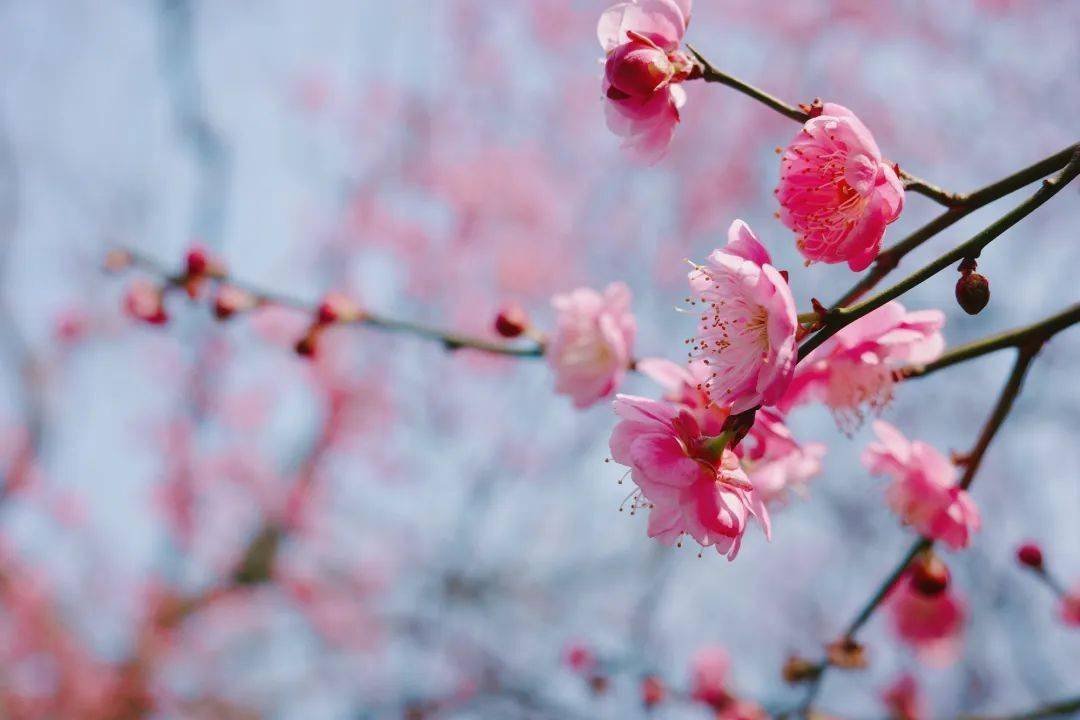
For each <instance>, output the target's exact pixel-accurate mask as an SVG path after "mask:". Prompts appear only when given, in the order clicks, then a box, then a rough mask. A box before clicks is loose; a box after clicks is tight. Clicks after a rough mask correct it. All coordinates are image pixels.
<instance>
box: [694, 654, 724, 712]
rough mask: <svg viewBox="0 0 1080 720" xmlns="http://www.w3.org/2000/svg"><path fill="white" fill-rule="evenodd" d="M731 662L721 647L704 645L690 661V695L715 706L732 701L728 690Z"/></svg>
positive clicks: (718, 706) (721, 705)
mask: <svg viewBox="0 0 1080 720" xmlns="http://www.w3.org/2000/svg"><path fill="white" fill-rule="evenodd" d="M729 666H730V662H729V660H728V654H727V652H725V651H724V649H723V648H721V647H715V646H713V647H704V648H701V649H700V650H698V651H697V653H696V654H695V655H694V657H693V659H692V660H691V661H690V696H691V697H692V698H693V699H694V700H697V701H698V702H702V703H705V704H706V705H709V706H710V707H713V708H720V707H723V706H724V705H727V704H728V703H730V702H731V699H732V698H731V695H730V694H729V693H728V691H727V679H728V678H727V676H728V668H729Z"/></svg>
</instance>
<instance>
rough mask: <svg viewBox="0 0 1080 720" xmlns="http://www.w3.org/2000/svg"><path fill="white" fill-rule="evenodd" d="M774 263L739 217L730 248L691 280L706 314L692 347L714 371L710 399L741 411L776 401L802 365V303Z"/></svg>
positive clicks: (709, 384)
mask: <svg viewBox="0 0 1080 720" xmlns="http://www.w3.org/2000/svg"><path fill="white" fill-rule="evenodd" d="M770 263H771V260H770V258H769V253H768V252H767V251H766V250H765V248H764V247H763V246H762V245H761V243H759V242H758V240H757V238H756V237H754V233H753V232H751V231H750V228H749V226H747V224H746V223H744V222H743V221H742V220H736V221H735V222H733V223H732V224H731V227H730V228H729V229H728V242H727V245H726V246H725V247H723V248H719V249H717V250H714V251H713V252H712V254H711V255H709V259H708V260H707V261H706V263H705V264H704V265H697V266H695V268H694V270H692V271H691V272H690V275H689V279H690V289H691V291H692V293H693V295H694V297H695V298H696V301H695V306H694V309H695V310H697V311H698V313H699V324H698V335H697V337H694V338H692V339H691V343H692V346H693V347H692V350H693V353H694V355H695V356H697V357H698V358H700V359H701V361H702V362H703V363H705V364H706V365H707V366H708V367H709V369H710V374H709V377H708V379H707V380H706V381H705V386H706V388H707V390H708V393H709V397H711V398H712V399H713V400H714V401H716V402H717V403H719V404H721V405H728V404H730V405H731V410H732V412H734V413H740V412H743V411H744V410H749V409H750V408H752V407H755V406H757V405H774V404H776V403H777V402H778V401H779V400H780V399H781V397H782V396H783V394H784V392H785V390H787V387H788V384H789V383H790V382H791V377H792V372H793V371H794V369H795V363H796V361H797V350H798V348H797V346H796V342H795V332H796V329H797V328H798V318H797V315H796V312H795V300H794V298H793V297H792V296H791V288H789V287H788V283H787V280H786V279H784V276H783V275H781V274H780V271H779V270H777V269H776V268H775V267H773V266H772V265H771V264H770Z"/></svg>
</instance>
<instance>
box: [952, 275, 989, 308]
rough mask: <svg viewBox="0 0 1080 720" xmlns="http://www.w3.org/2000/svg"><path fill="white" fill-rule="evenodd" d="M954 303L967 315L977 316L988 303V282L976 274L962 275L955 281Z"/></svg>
mask: <svg viewBox="0 0 1080 720" xmlns="http://www.w3.org/2000/svg"><path fill="white" fill-rule="evenodd" d="M956 302H957V303H959V304H960V307H962V308H963V309H964V312H966V313H967V314H968V315H978V314H979V312H980V311H981V310H982V309H983V308H984V307H986V304H987V303H988V302H990V281H989V280H987V279H986V276H985V275H980V274H979V273H977V272H969V273H964V274H963V275H961V276H960V279H959V280H957V281H956Z"/></svg>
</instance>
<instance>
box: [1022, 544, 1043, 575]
mask: <svg viewBox="0 0 1080 720" xmlns="http://www.w3.org/2000/svg"><path fill="white" fill-rule="evenodd" d="M1016 559H1017V560H1018V561H1019V562H1020V564H1021V565H1027V566H1028V567H1029V568H1031V569H1032V570H1042V569H1043V553H1042V548H1041V547H1039V546H1038V545H1036V544H1035V543H1033V542H1026V543H1024V544H1023V545H1021V546H1020V547H1018V548H1017V549H1016Z"/></svg>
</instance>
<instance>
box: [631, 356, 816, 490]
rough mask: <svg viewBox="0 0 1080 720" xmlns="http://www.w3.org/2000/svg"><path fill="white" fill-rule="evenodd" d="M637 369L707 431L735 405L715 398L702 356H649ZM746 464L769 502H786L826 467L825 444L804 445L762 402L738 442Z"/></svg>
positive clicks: (716, 429) (717, 428)
mask: <svg viewBox="0 0 1080 720" xmlns="http://www.w3.org/2000/svg"><path fill="white" fill-rule="evenodd" d="M637 369H638V370H640V371H641V373H642V374H644V375H645V376H646V377H648V378H650V379H651V380H653V381H655V382H656V383H657V384H659V385H660V386H661V387H662V388H664V390H665V393H664V399H665V400H666V401H668V402H670V403H674V404H675V405H678V406H681V407H683V408H685V409H686V410H688V411H689V412H690V413H692V414H693V416H694V419H695V420H697V422H698V425H699V426H700V427H701V430H702V433H703V434H705V435H711V436H715V435H719V434H720V433H721V432H723V429H724V421H725V420H727V418H728V416H729V415H730V410H729V409H728V408H727V407H725V406H722V405H718V404H717V403H715V402H713V401H712V400H711V399H710V398H709V395H708V393H707V392H706V391H705V387H706V383H707V382H708V380H709V378H710V377H711V375H712V370H711V369H710V367H709V366H708V365H706V364H705V363H704V361H702V360H691V361H690V362H689V363H688V364H687V365H685V366H683V365H678V364H676V363H673V362H671V361H670V360H662V359H658V358H645V359H642V360H639V361H638V363H637ZM735 454H736V455H738V456H739V460H740V461H741V462H742V466H743V469H744V470H745V471H746V474H747V476H748V477H749V478H750V482H751V484H753V486H754V489H755V490H756V491H758V492H759V493H761V496H762V499H763V500H764V502H765V504H766V505H768V506H770V507H771V506H773V505H782V504H783V503H784V502H786V500H787V499H788V496H789V494H790V492H789V491H794V492H796V493H799V494H802V493H804V492H805V488H806V481H807V480H809V479H810V478H812V477H814V476H815V475H817V474H818V473H819V472H821V458H822V457H824V455H825V446H824V445H823V444H821V443H809V444H806V445H801V444H799V442H798V441H797V440H796V439H795V437H794V436H793V435H792V434H791V430H789V429H788V427H787V426H786V425H785V424H784V419H783V417H782V416H781V415H780V414H779V413H777V412H774V411H772V410H769V409H766V408H762V409H760V410H758V411H757V413H755V415H754V424H753V426H751V428H750V432H749V433H748V434H747V436H746V439H745V440H743V441H742V442H741V443H739V445H737V446H736V447H735Z"/></svg>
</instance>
